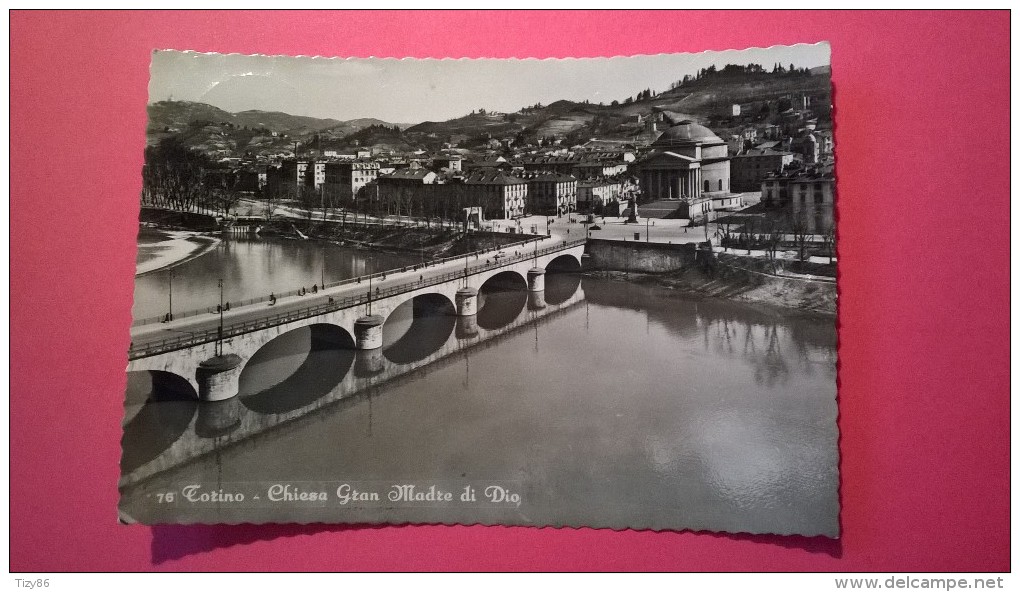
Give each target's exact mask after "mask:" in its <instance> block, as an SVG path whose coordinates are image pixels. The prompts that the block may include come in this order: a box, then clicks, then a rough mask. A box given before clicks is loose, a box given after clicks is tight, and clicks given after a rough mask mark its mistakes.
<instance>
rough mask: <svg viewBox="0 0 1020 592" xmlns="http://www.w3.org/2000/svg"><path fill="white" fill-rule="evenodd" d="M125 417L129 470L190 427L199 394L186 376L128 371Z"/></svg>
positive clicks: (122, 463) (125, 466) (125, 468)
mask: <svg viewBox="0 0 1020 592" xmlns="http://www.w3.org/2000/svg"><path fill="white" fill-rule="evenodd" d="M127 379H128V380H127V403H126V406H125V417H124V436H123V439H122V440H121V445H122V448H123V451H124V454H123V456H122V457H121V460H120V466H121V470H122V471H123V472H124V473H125V474H126V473H130V472H131V471H133V470H135V469H137V468H138V467H140V466H142V465H144V464H145V463H147V462H149V461H150V460H152V459H154V458H156V457H157V456H159V455H160V454H162V453H163V451H165V450H166V449H167V448H170V446H171V445H172V444H173V443H174V442H176V441H177V440H178V439H180V437H181V436H183V435H184V433H185V432H186V431H187V430H188V426H189V425H190V424H191V419H192V418H193V417H194V416H195V411H196V409H197V408H198V395H197V394H196V393H195V389H193V388H192V387H191V385H190V384H188V381H187V380H184V379H183V378H181V377H179V376H177V375H175V374H170V373H169V372H155V371H154V372H128V376H127Z"/></svg>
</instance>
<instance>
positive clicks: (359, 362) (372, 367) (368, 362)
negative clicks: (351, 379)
mask: <svg viewBox="0 0 1020 592" xmlns="http://www.w3.org/2000/svg"><path fill="white" fill-rule="evenodd" d="M385 369H386V356H384V355H383V352H382V348H381V347H377V348H375V349H359V350H358V351H356V352H355V353H354V376H356V377H358V378H371V377H373V376H375V375H376V374H379V373H380V372H382V371H383V370H385Z"/></svg>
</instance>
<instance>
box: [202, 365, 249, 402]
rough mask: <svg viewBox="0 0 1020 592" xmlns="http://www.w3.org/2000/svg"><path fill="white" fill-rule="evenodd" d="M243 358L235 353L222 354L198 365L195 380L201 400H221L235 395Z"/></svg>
mask: <svg viewBox="0 0 1020 592" xmlns="http://www.w3.org/2000/svg"><path fill="white" fill-rule="evenodd" d="M242 362H243V360H242V359H241V356H238V355H237V354H223V355H219V356H215V357H212V358H209V359H208V360H206V361H204V362H202V363H200V364H199V365H198V370H196V371H195V381H196V382H198V398H199V400H201V401H223V400H226V399H229V398H231V397H234V396H236V395H237V389H238V378H240V376H241V366H242Z"/></svg>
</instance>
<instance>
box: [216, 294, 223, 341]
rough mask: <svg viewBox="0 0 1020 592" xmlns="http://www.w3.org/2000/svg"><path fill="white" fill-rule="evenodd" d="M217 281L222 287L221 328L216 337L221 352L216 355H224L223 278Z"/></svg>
mask: <svg viewBox="0 0 1020 592" xmlns="http://www.w3.org/2000/svg"><path fill="white" fill-rule="evenodd" d="M216 283H217V285H218V286H219V288H220V326H219V330H218V331H217V337H216V347H217V349H218V350H219V352H218V353H217V354H216V355H218V356H222V355H223V278H220V279H219V280H217V282H216Z"/></svg>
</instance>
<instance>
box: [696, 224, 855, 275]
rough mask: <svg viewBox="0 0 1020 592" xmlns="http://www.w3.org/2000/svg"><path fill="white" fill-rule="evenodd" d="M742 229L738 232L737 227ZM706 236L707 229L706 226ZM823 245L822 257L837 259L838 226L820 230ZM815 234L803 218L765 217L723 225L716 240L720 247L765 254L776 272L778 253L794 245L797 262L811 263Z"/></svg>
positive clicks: (718, 229) (716, 232)
mask: <svg viewBox="0 0 1020 592" xmlns="http://www.w3.org/2000/svg"><path fill="white" fill-rule="evenodd" d="M735 226H739V230H735V229H734V227H735ZM706 234H707V227H706ZM819 235H820V238H821V239H822V240H821V242H820V247H821V252H822V254H823V255H822V256H826V257H828V258H829V263H832V258H833V257H835V256H836V252H835V249H836V226H835V224H828V225H826V226H824V227H823V228H821V229H820V233H819ZM814 236H815V235H814V234H813V233H812V232H809V226H808V224H807V221H806V220H805V219H804V218H803V217H802V216H793V217H787V218H781V217H776V216H765V217H762V218H747V219H745V220H743V221H741V223H740V224H739V225H736V224H730V223H728V222H727V223H722V224H719V225H718V226H717V228H716V231H715V237H716V238H717V239H718V240H719V245H720V246H722V247H723V248H724V249H730V248H732V249H734V250H737V249H740V250H746V251H747V252H748V253H750V252H751V250H759V251H765V253H766V255H767V256H768V259H769V261H770V262H771V263H772V266H773V269H774V270H778V268H779V261H778V259H777V256H776V253H777V252H778V251H779V250H780V248H781V247H783V246H787V245H788V246H791V247H793V248H794V249H795V250H796V251H797V260H798V261H799V262H801V263H802V264H803V263H804V262H805V261H807V260H808V257H809V252H808V248H809V247H810V246H811V245H813V244H819V243H817V241H815V240H814Z"/></svg>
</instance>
